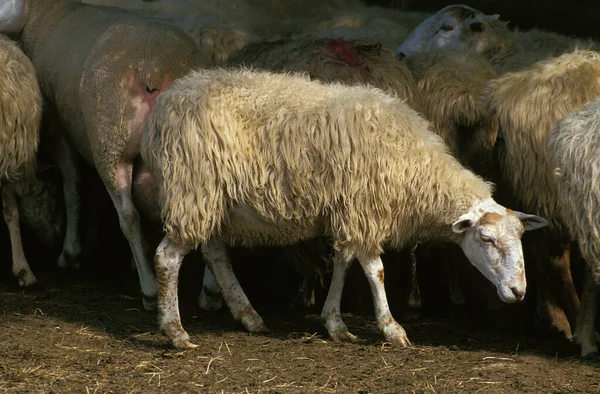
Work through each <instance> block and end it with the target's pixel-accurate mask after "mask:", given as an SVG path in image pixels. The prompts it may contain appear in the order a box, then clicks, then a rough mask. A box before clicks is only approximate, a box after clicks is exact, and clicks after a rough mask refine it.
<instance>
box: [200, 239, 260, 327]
mask: <svg viewBox="0 0 600 394" xmlns="http://www.w3.org/2000/svg"><path fill="white" fill-rule="evenodd" d="M202 256H203V257H204V261H205V262H206V263H207V264H208V265H209V268H210V270H211V271H212V273H213V274H214V276H215V278H216V280H217V283H218V284H219V287H220V288H221V294H222V296H223V299H225V303H226V304H227V306H228V307H229V311H230V312H231V314H232V315H233V318H234V319H235V320H237V321H239V322H241V323H242V324H243V325H244V327H246V329H247V330H248V331H250V332H255V333H257V332H266V331H268V329H267V327H266V326H265V323H264V322H263V320H262V318H261V317H260V315H259V314H258V313H257V312H256V311H255V310H254V308H253V307H252V305H251V304H250V301H249V300H248V297H246V294H245V293H244V290H242V287H241V286H240V283H239V282H238V280H237V278H236V276H235V273H234V272H233V268H232V267H231V263H230V262H229V257H228V256H227V245H226V244H225V243H224V242H223V241H222V240H220V239H217V238H213V239H211V240H209V241H208V242H207V243H205V244H203V245H202Z"/></svg>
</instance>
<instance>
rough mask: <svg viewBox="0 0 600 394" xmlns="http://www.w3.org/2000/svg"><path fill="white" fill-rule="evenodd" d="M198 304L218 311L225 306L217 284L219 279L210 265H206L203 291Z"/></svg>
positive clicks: (204, 308)
mask: <svg viewBox="0 0 600 394" xmlns="http://www.w3.org/2000/svg"><path fill="white" fill-rule="evenodd" d="M198 306H199V307H200V308H201V309H203V310H205V311H216V310H219V309H221V308H222V307H223V297H221V292H220V290H219V285H218V284H217V279H216V278H215V276H214V275H213V273H212V271H211V270H210V268H209V267H208V264H206V265H205V266H204V277H203V278H202V291H201V292H200V296H198Z"/></svg>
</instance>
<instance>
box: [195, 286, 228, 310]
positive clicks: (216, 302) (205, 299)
mask: <svg viewBox="0 0 600 394" xmlns="http://www.w3.org/2000/svg"><path fill="white" fill-rule="evenodd" d="M198 306H199V307H200V309H202V310H205V311H218V310H220V309H221V308H223V297H221V295H220V294H218V293H217V294H208V293H206V292H204V289H202V292H201V293H200V296H199V297H198Z"/></svg>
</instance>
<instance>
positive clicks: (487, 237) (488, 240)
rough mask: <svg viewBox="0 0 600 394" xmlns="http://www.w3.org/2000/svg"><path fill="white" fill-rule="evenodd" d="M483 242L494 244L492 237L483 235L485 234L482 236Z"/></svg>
mask: <svg viewBox="0 0 600 394" xmlns="http://www.w3.org/2000/svg"><path fill="white" fill-rule="evenodd" d="M481 240H482V241H483V242H490V243H492V242H494V238H493V237H490V236H489V235H483V234H482V235H481Z"/></svg>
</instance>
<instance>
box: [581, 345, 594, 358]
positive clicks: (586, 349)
mask: <svg viewBox="0 0 600 394" xmlns="http://www.w3.org/2000/svg"><path fill="white" fill-rule="evenodd" d="M597 356H598V346H596V345H591V346H581V357H583V358H584V359H586V360H591V359H594V358H596V357H597Z"/></svg>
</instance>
